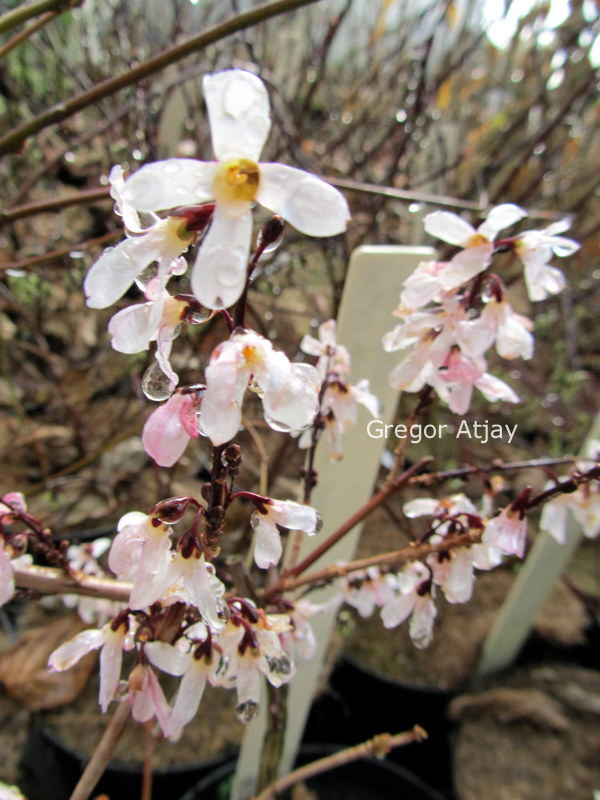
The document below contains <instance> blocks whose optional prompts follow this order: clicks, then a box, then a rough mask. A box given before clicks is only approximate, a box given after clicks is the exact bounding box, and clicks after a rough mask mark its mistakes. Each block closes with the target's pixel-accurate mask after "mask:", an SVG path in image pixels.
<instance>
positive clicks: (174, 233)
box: [166, 217, 196, 252]
mask: <svg viewBox="0 0 600 800" xmlns="http://www.w3.org/2000/svg"><path fill="white" fill-rule="evenodd" d="M166 223H167V224H166V238H167V240H168V242H169V243H170V244H171V246H172V248H173V250H178V252H182V250H184V249H185V248H183V247H182V246H181V245H182V242H185V245H186V247H187V245H189V244H190V243H191V242H192V241H193V239H194V238H195V237H196V233H195V231H188V229H187V221H186V219H185V217H167V219H166Z"/></svg>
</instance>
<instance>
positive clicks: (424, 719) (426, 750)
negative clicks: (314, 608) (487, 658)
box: [304, 656, 454, 798]
mask: <svg viewBox="0 0 600 800" xmlns="http://www.w3.org/2000/svg"><path fill="white" fill-rule="evenodd" d="M329 684H330V696H329V698H328V699H327V698H323V700H321V701H320V702H318V703H317V704H316V705H315V706H314V707H313V710H312V712H311V715H310V717H309V720H308V723H307V728H306V731H305V735H304V741H307V742H310V741H315V740H316V739H317V738H319V736H320V738H321V741H323V739H325V741H334V740H335V736H336V732H337V741H341V742H343V743H344V744H352V743H356V742H361V741H364V740H365V739H368V738H369V737H371V736H374V735H375V734H378V733H382V732H389V733H399V732H400V731H404V730H408V729H410V728H412V727H413V725H420V726H421V727H422V728H424V729H425V730H426V731H427V734H428V739H427V740H426V741H425V742H422V743H420V744H418V745H414V746H413V745H411V746H410V747H399V748H397V749H395V750H394V751H392V753H390V754H389V756H388V760H390V761H392V762H393V763H395V764H398V765H401V766H403V767H406V768H407V769H409V770H410V771H411V772H413V773H415V774H416V775H418V776H420V777H421V778H423V779H424V780H425V781H426V782H427V783H428V784H429V785H431V786H433V787H435V788H436V789H438V790H439V791H441V792H443V793H444V794H445V795H446V796H447V797H448V798H452V797H453V796H454V794H453V784H452V766H451V747H450V735H451V731H452V725H451V723H450V722H449V721H448V719H447V715H446V710H447V707H448V703H449V702H450V700H451V699H452V697H453V696H454V695H453V693H451V692H449V691H446V690H443V689H435V688H424V687H422V686H417V685H414V684H410V683H403V682H401V681H397V680H393V679H391V678H388V677H386V676H384V675H381V674H379V673H377V672H374V671H373V670H371V669H369V668H368V667H364V666H362V665H361V664H359V663H358V662H356V661H354V660H353V659H352V658H350V657H348V656H343V657H342V659H341V660H340V661H339V662H338V664H337V666H336V667H335V669H334V671H333V673H332V675H331V678H330V681H329ZM323 704H324V705H323Z"/></svg>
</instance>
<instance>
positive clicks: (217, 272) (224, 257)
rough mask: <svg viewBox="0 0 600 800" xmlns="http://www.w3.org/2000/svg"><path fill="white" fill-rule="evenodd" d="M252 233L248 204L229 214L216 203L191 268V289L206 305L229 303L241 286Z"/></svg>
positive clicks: (218, 307)
mask: <svg viewBox="0 0 600 800" xmlns="http://www.w3.org/2000/svg"><path fill="white" fill-rule="evenodd" d="M251 237H252V214H251V213H250V205H249V204H247V205H245V206H244V210H243V211H242V213H241V214H240V215H239V216H231V215H230V214H228V213H227V210H226V209H224V208H223V207H222V205H221V204H217V206H216V208H215V211H214V214H213V217H212V222H211V225H210V228H209V230H208V233H207V234H206V236H205V237H204V239H203V241H202V244H201V245H200V247H199V249H198V256H197V258H196V263H195V264H194V267H193V269H192V275H191V286H192V291H193V292H194V294H195V296H196V297H197V298H198V300H199V301H200V303H202V305H203V306H205V307H206V308H213V309H220V308H228V307H229V306H232V305H233V304H234V303H235V302H237V300H239V298H240V295H241V294H242V292H243V290H244V286H245V284H246V275H247V270H248V259H249V255H250V240H251Z"/></svg>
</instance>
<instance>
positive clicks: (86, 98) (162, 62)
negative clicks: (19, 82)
mask: <svg viewBox="0 0 600 800" xmlns="http://www.w3.org/2000/svg"><path fill="white" fill-rule="evenodd" d="M46 2H51V0H46ZM54 2H56V0H54ZM315 2H319V0H276V2H273V3H265V4H264V5H261V6H258V7H257V8H253V9H250V10H249V11H245V12H244V13H243V14H238V15H237V16H235V17H232V18H231V19H229V20H226V21H225V22H222V23H220V24H218V25H215V26H213V27H212V28H210V29H209V30H207V31H203V32H202V33H200V34H198V35H197V36H192V37H190V38H189V39H186V40H185V41H183V42H180V43H179V44H176V45H173V47H169V48H167V49H166V50H163V52H162V53H158V54H157V55H155V56H152V57H151V58H148V59H147V60H146V61H143V62H142V63H141V64H138V65H137V66H136V67H133V68H132V69H130V70H128V71H127V72H124V73H123V74H122V75H117V76H115V77H112V78H107V79H106V80H104V81H101V82H100V83H97V84H95V85H94V86H92V87H91V88H90V89H87V90H86V91H84V92H81V93H80V94H78V95H75V97H71V98H70V99H69V100H65V101H64V102H61V103H57V104H56V105H54V106H52V107H51V108H48V109H46V110H45V111H42V113H41V114H38V115H37V116H35V117H33V118H32V119H30V120H27V121H26V122H23V123H22V124H21V125H18V126H17V127H16V128H14V129H13V130H12V131H9V132H8V133H7V134H6V135H5V136H3V137H2V138H0V155H1V154H4V153H11V152H14V151H15V150H18V148H19V147H20V145H21V144H22V143H23V142H24V141H25V140H26V139H28V138H29V137H30V136H32V135H33V134H34V133H38V132H39V131H41V130H43V129H44V128H47V127H48V126H49V125H54V124H55V123H57V122H61V121H62V120H64V119H67V118H68V117H70V116H71V115H72V114H75V113H77V112H78V111H81V110H82V109H84V108H87V107H88V106H90V105H93V104H95V103H98V102H99V101H100V100H103V99H104V98H105V97H109V96H110V95H112V94H115V92H118V91H120V90H121V89H124V88H126V87H127V86H131V85H132V84H135V83H138V82H139V81H140V80H142V79H143V78H147V77H148V76H150V75H153V74H154V73H155V72H159V71H160V70H162V69H164V68H165V67H167V66H169V64H173V63H175V62H177V61H179V60H181V59H182V58H185V56H188V55H191V54H192V53H196V52H198V51H200V50H203V49H204V48H205V47H207V46H208V45H211V44H214V43H215V42H218V41H220V40H221V39H225V38H226V37H227V36H230V35H231V34H233V33H237V32H238V31H241V30H244V29H245V28H250V27H252V26H253V25H257V24H258V23H259V22H264V21H265V20H267V19H270V18H271V17H275V16H278V15H280V14H284V13H286V12H287V11H293V10H294V9H296V8H301V7H302V6H307V5H311V4H312V3H315ZM6 16H8V15H6ZM1 22H2V19H1V18H0V24H1Z"/></svg>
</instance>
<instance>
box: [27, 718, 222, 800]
mask: <svg viewBox="0 0 600 800" xmlns="http://www.w3.org/2000/svg"><path fill="white" fill-rule="evenodd" d="M234 755H235V750H232V749H230V750H228V751H226V752H224V753H223V754H222V755H219V756H215V757H214V758H210V759H206V760H205V761H200V762H196V763H192V764H189V765H188V764H186V765H184V766H177V767H171V768H170V769H168V770H160V769H157V770H154V773H153V783H152V788H153V796H154V797H156V798H157V800H162V799H163V798H176V797H179V795H181V794H183V793H184V792H185V791H187V790H188V789H189V788H190V787H191V786H194V785H195V784H196V783H197V782H198V781H199V780H200V779H201V778H202V777H203V776H205V775H207V774H212V772H213V771H214V770H215V769H216V768H217V767H219V766H222V765H223V764H224V763H229V761H230V759H231V758H232V757H233V756H234ZM85 764H86V759H85V758H84V757H83V756H82V755H81V754H80V753H77V752H76V751H74V750H72V749H71V748H69V747H67V746H66V745H65V744H64V742H62V741H61V739H60V738H59V737H58V736H56V734H54V733H53V732H52V731H50V730H48V729H47V728H40V729H36V730H33V731H32V733H31V734H30V736H29V738H28V740H27V743H26V745H25V749H24V752H23V758H22V765H23V768H24V769H25V770H26V772H27V773H28V775H29V777H30V779H31V781H32V784H31V789H30V790H29V795H28V796H29V800H68V798H69V797H70V795H71V792H72V791H73V788H74V787H75V785H76V783H77V781H78V780H79V778H80V776H81V774H82V772H83V769H84V767H85ZM141 786H142V772H141V768H137V767H134V766H128V765H125V764H119V763H117V762H114V763H111V764H109V766H108V767H107V769H106V771H105V772H104V775H103V776H102V777H101V778H100V780H99V781H98V784H97V785H96V788H95V789H94V793H93V794H92V796H96V795H98V794H106V795H108V796H109V797H110V799H111V800H131V798H135V797H139V796H140V791H141ZM28 789H29V787H28Z"/></svg>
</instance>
